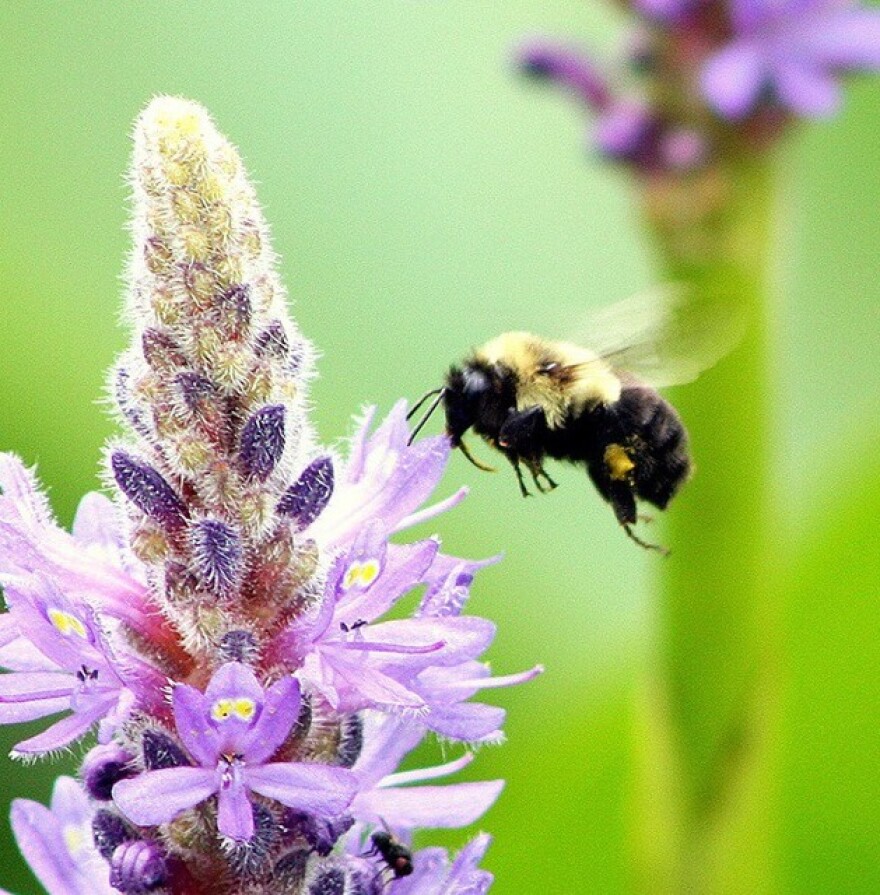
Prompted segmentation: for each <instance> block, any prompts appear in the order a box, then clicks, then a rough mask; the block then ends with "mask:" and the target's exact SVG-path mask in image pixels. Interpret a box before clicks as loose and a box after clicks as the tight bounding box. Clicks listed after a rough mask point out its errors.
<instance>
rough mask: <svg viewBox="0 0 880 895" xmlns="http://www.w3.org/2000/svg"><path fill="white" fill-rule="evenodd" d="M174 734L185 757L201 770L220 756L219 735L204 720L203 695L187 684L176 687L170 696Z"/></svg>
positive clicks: (212, 763)
mask: <svg viewBox="0 0 880 895" xmlns="http://www.w3.org/2000/svg"><path fill="white" fill-rule="evenodd" d="M171 699H172V704H173V706H174V721H175V724H176V726H177V733H178V735H179V736H180V739H181V740H182V741H183V745H184V746H186V748H187V750H188V751H189V754H190V755H192V757H193V758H194V759H195V760H196V761H197V762H198V763H199V764H200V765H202V766H203V767H206V768H207V767H214V765H215V764H216V762H217V756H218V755H219V754H220V735H219V733H218V732H217V730H216V728H214V727H213V726H212V725H211V724H209V723H208V722H207V720H206V716H207V714H208V712H209V708H208V701H207V699H206V698H205V695H204V694H203V693H202V692H201V691H199V690H196V688H195V687H190V686H189V685H188V684H178V685H177V686H176V687H175V688H174V690H173V691H172V694H171Z"/></svg>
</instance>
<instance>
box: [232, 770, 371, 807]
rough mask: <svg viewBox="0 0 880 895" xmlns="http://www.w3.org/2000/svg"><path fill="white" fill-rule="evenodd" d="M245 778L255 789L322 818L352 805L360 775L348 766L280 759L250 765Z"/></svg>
mask: <svg viewBox="0 0 880 895" xmlns="http://www.w3.org/2000/svg"><path fill="white" fill-rule="evenodd" d="M245 781H246V783H247V785H248V787H250V789H252V790H253V791H254V792H256V793H259V794H260V795H262V796H266V798H268V799H275V800H276V801H277V802H281V804H282V805H287V806H288V807H289V808H296V809H298V810H300V811H304V812H306V813H307V814H314V815H317V816H319V817H327V818H331V817H337V816H338V815H340V814H342V812H343V811H345V809H346V808H348V806H349V805H350V804H351V800H352V798H353V797H354V795H355V792H356V791H357V778H356V777H355V775H354V774H353V773H352V772H351V771H348V770H346V769H345V768H333V767H329V766H327V765H320V764H302V763H299V764H296V763H291V762H277V763H275V764H267V765H262V766H260V767H253V768H250V767H249V768H247V769H246V770H245Z"/></svg>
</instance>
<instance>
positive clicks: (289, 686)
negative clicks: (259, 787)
mask: <svg viewBox="0 0 880 895" xmlns="http://www.w3.org/2000/svg"><path fill="white" fill-rule="evenodd" d="M300 703H301V699H300V690H299V681H298V680H297V679H296V678H294V677H290V676H288V677H283V678H281V680H279V681H276V682H275V683H274V684H272V686H271V687H269V688H268V689H267V690H266V695H265V699H264V702H263V708H262V711H261V712H260V716H259V718H258V719H257V723H256V724H255V725H254V726H253V728H252V730H251V731H250V733H249V734H248V735H247V736H246V738H245V742H244V743H243V749H242V751H243V753H244V756H245V758H246V759H247V761H248V763H249V764H261V763H262V762H264V761H268V760H269V759H270V758H271V757H272V756H273V755H274V754H275V752H276V751H277V750H278V748H279V747H280V746H281V744H282V743H283V742H284V741H285V739H287V735H288V734H289V733H290V730H291V728H292V727H293V725H294V724H295V723H296V719H297V717H298V716H299V710H300Z"/></svg>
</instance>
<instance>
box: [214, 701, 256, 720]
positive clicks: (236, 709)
mask: <svg viewBox="0 0 880 895" xmlns="http://www.w3.org/2000/svg"><path fill="white" fill-rule="evenodd" d="M256 711H257V705H256V703H255V702H254V701H253V699H250V698H249V697H247V696H237V697H235V698H234V699H218V700H217V701H216V702H215V703H214V705H213V706H211V717H212V718H213V719H214V720H215V721H227V720H229V719H230V718H237V719H238V720H239V721H250V720H251V719H252V718H253V717H254V713H255V712H256Z"/></svg>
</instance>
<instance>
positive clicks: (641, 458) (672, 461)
mask: <svg viewBox="0 0 880 895" xmlns="http://www.w3.org/2000/svg"><path fill="white" fill-rule="evenodd" d="M614 408H615V410H616V411H617V417H618V421H619V424H620V428H621V430H622V431H623V432H624V433H625V435H626V441H627V445H626V446H627V450H628V453H629V454H630V455H631V457H632V460H633V463H634V469H633V470H632V476H633V485H634V490H635V492H636V495H637V496H638V497H640V498H641V499H642V500H647V501H648V502H649V503H652V504H654V506H656V507H659V508H660V509H661V510H662V509H665V508H666V505H667V504H668V503H669V501H670V500H671V499H672V498H673V497H674V496H675V494H676V492H677V491H678V489H679V488H680V487H681V485H682V484H683V483H684V482H685V481H686V480H687V478H688V476H689V474H690V471H691V460H690V454H689V452H688V439H687V432H686V431H685V428H684V425H683V424H682V422H681V418H680V417H679V415H678V413H676V411H675V408H674V407H673V406H672V405H671V404H669V403H668V402H667V401H665V400H664V399H663V398H662V397H661V396H660V395H659V394H658V392H656V391H655V390H654V389H652V388H649V387H648V386H645V385H628V386H624V388H623V390H622V392H621V394H620V400H619V401H618V402H617V403H616V404H615V405H614Z"/></svg>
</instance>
